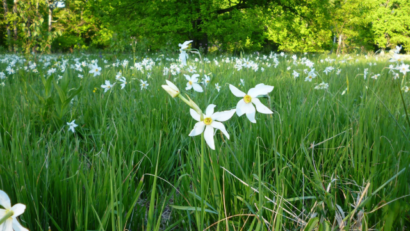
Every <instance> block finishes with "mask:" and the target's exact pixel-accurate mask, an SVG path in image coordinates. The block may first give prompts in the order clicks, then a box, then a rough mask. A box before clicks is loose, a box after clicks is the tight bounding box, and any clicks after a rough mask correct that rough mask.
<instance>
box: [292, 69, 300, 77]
mask: <svg viewBox="0 0 410 231" xmlns="http://www.w3.org/2000/svg"><path fill="white" fill-rule="evenodd" d="M292 75H293V78H295V79H296V78H297V77H299V73H298V72H296V71H295V70H293V73H292Z"/></svg>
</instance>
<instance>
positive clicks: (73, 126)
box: [67, 120, 78, 133]
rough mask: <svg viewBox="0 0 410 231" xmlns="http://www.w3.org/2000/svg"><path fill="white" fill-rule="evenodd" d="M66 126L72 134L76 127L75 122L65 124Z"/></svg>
mask: <svg viewBox="0 0 410 231" xmlns="http://www.w3.org/2000/svg"><path fill="white" fill-rule="evenodd" d="M67 125H68V126H69V128H68V130H71V131H72V132H73V133H74V132H75V130H74V129H75V128H76V127H77V126H78V125H77V124H75V120H73V121H71V122H70V123H68V122H67Z"/></svg>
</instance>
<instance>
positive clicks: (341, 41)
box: [336, 34, 343, 54]
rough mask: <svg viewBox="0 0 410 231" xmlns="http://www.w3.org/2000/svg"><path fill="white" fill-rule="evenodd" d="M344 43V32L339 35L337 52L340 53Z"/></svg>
mask: <svg viewBox="0 0 410 231" xmlns="http://www.w3.org/2000/svg"><path fill="white" fill-rule="evenodd" d="M342 44H343V34H340V35H339V41H338V44H337V52H336V53H337V54H340V52H341V50H342Z"/></svg>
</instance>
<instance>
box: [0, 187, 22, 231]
mask: <svg viewBox="0 0 410 231" xmlns="http://www.w3.org/2000/svg"><path fill="white" fill-rule="evenodd" d="M0 205H1V206H3V208H4V209H0V219H1V218H3V217H5V216H8V218H7V219H6V220H5V221H4V222H3V223H2V224H0V230H4V231H12V230H19V231H28V229H26V228H24V227H23V226H22V225H21V224H20V222H19V221H18V220H17V217H18V216H20V215H21V214H23V213H24V210H26V206H25V205H23V204H20V203H19V204H15V205H14V206H13V207H11V201H10V198H9V196H8V195H7V194H6V193H5V192H4V191H2V190H0Z"/></svg>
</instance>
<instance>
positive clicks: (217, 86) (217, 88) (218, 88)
mask: <svg viewBox="0 0 410 231" xmlns="http://www.w3.org/2000/svg"><path fill="white" fill-rule="evenodd" d="M215 88H216V90H217V91H218V92H219V91H220V90H221V86H219V84H218V83H215Z"/></svg>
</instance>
